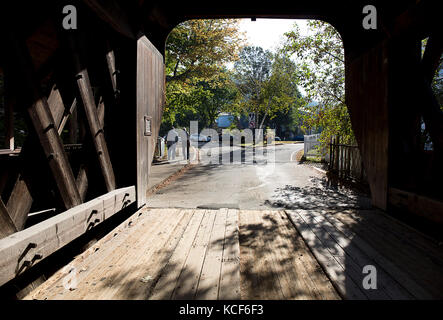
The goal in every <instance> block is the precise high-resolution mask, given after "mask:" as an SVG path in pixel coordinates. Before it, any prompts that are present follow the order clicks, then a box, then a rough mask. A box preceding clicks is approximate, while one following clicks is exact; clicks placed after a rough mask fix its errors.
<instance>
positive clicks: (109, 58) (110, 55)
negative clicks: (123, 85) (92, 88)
mask: <svg viewBox="0 0 443 320" xmlns="http://www.w3.org/2000/svg"><path fill="white" fill-rule="evenodd" d="M106 50H107V53H106V63H107V65H108V71H109V76H110V77H111V84H112V90H113V92H114V97H115V98H116V99H118V98H119V95H120V90H119V89H118V83H117V76H118V74H119V72H120V71H119V70H117V69H116V67H115V55H114V51H113V50H112V49H111V47H110V45H109V43H108V42H107V43H106Z"/></svg>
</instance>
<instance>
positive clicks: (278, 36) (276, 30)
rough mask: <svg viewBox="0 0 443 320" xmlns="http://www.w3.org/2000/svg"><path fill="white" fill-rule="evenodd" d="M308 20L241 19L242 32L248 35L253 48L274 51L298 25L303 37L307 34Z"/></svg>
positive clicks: (247, 37)
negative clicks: (295, 25)
mask: <svg viewBox="0 0 443 320" xmlns="http://www.w3.org/2000/svg"><path fill="white" fill-rule="evenodd" d="M306 22H307V20H301V19H297V20H295V19H259V18H257V20H256V21H251V19H241V22H240V31H242V32H245V33H246V39H247V42H248V43H249V44H250V45H253V46H260V47H262V48H263V49H267V50H271V51H274V50H275V49H276V48H277V47H278V45H279V44H281V43H282V42H283V40H284V36H283V34H284V33H285V32H288V31H290V30H292V26H293V25H294V23H297V24H298V26H299V28H300V32H301V34H302V35H306V34H307V25H306Z"/></svg>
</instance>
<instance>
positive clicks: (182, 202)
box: [147, 144, 324, 209]
mask: <svg viewBox="0 0 443 320" xmlns="http://www.w3.org/2000/svg"><path fill="white" fill-rule="evenodd" d="M301 149H303V144H283V145H276V146H268V147H258V148H255V152H254V150H253V148H252V147H247V148H242V147H240V146H229V145H227V146H226V145H224V146H223V147H222V148H219V147H218V146H216V145H214V144H207V145H206V146H203V147H202V148H201V149H200V156H199V164H198V165H196V166H195V167H193V168H192V169H190V170H188V171H187V172H186V173H185V174H183V175H182V176H181V177H180V178H178V179H177V180H175V181H174V182H173V183H171V184H170V185H168V186H166V187H164V188H162V189H161V190H159V191H157V193H156V194H154V195H152V196H151V197H150V198H149V199H148V203H147V206H149V207H177V208H209V209H218V208H238V209H269V208H277V207H284V206H286V205H287V203H285V202H284V199H283V201H282V199H281V196H282V195H284V196H285V197H286V196H287V193H285V190H304V189H306V188H308V187H310V188H317V187H321V186H319V185H318V182H319V181H321V180H322V178H323V177H324V175H323V174H322V173H321V172H318V171H316V170H314V169H313V168H310V167H308V166H305V165H300V164H298V163H297V162H296V160H295V158H296V157H295V155H296V153H297V152H298V151H299V150H301ZM191 160H192V159H191ZM195 161H196V159H194V162H195ZM288 188H289V189H288ZM311 200H312V201H317V200H316V199H311ZM291 201H292V200H291ZM302 202H303V201H302Z"/></svg>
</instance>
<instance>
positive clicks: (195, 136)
mask: <svg viewBox="0 0 443 320" xmlns="http://www.w3.org/2000/svg"><path fill="white" fill-rule="evenodd" d="M189 139H190V140H191V141H198V142H209V141H211V137H208V136H205V135H203V134H197V133H194V134H191V135H190V136H189Z"/></svg>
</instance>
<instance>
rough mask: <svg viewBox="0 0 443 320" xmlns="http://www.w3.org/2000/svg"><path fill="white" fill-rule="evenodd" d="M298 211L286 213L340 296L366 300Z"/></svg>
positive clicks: (365, 296) (364, 295) (357, 286)
mask: <svg viewBox="0 0 443 320" xmlns="http://www.w3.org/2000/svg"><path fill="white" fill-rule="evenodd" d="M298 211H299V210H287V211H286V212H287V213H288V216H289V218H290V219H291V221H292V222H293V223H294V225H295V227H296V228H297V230H298V231H299V232H300V234H301V235H302V237H303V239H304V240H305V242H306V244H307V245H308V246H309V248H310V249H311V251H312V253H313V254H314V256H315V258H316V259H317V261H318V262H319V263H320V264H321V265H322V267H323V269H324V270H325V272H326V274H327V275H328V276H329V278H330V279H331V281H333V282H334V284H335V286H336V288H337V290H339V292H340V295H341V296H343V297H345V298H346V299H356V300H361V299H364V300H366V299H367V298H368V297H367V295H366V294H365V293H363V291H362V290H361V289H360V287H359V285H357V284H356V283H355V282H354V280H352V278H351V277H349V276H348V275H347V270H345V269H344V267H343V265H342V264H341V263H339V261H338V260H336V258H335V255H334V254H333V252H331V251H330V250H329V249H328V246H327V245H326V244H324V243H323V242H322V240H321V238H319V237H318V235H317V234H316V233H315V232H314V231H313V230H312V229H311V227H310V226H309V224H308V223H307V222H306V221H305V220H304V219H303V218H302V216H301V215H300V214H299V213H298Z"/></svg>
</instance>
